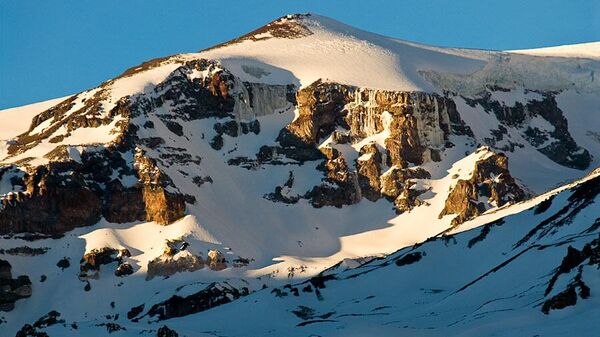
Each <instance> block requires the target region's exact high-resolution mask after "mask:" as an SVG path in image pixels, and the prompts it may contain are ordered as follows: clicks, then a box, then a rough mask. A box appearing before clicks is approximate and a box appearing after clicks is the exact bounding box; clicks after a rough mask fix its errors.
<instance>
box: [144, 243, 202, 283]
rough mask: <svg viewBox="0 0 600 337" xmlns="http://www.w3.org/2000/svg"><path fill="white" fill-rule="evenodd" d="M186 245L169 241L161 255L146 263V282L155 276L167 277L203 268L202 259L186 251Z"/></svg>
mask: <svg viewBox="0 0 600 337" xmlns="http://www.w3.org/2000/svg"><path fill="white" fill-rule="evenodd" d="M187 246H188V244H187V242H185V241H184V240H169V241H167V242H166V244H165V248H164V250H163V253H162V254H161V255H160V256H159V257H157V258H155V259H153V260H151V261H150V262H148V272H147V273H146V280H151V279H153V278H155V277H157V276H161V277H168V276H171V275H174V274H175V273H179V272H183V271H189V272H192V271H196V270H199V269H202V268H204V266H205V263H204V259H203V258H202V257H201V256H199V255H195V254H192V253H191V252H189V251H187V250H186V248H187Z"/></svg>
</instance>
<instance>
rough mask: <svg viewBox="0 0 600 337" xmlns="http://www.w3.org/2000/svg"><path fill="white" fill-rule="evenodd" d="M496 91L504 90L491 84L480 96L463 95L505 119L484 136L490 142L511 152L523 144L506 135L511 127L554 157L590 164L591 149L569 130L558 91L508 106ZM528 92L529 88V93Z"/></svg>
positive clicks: (560, 161)
mask: <svg viewBox="0 0 600 337" xmlns="http://www.w3.org/2000/svg"><path fill="white" fill-rule="evenodd" d="M494 91H504V90H502V89H501V88H488V90H487V91H484V92H483V93H481V94H479V95H478V96H476V97H472V98H467V97H463V98H464V99H465V101H466V103H467V104H469V105H470V106H472V107H475V106H477V105H480V106H481V107H483V109H484V110H485V111H486V112H491V113H493V114H494V115H495V116H496V118H497V119H498V121H499V122H500V123H502V124H501V125H499V127H498V130H493V132H492V137H490V138H486V139H484V140H485V142H486V143H487V144H488V145H490V146H492V147H494V148H496V149H499V150H501V151H511V152H512V151H514V148H515V147H521V146H523V145H522V144H519V143H515V142H514V141H510V140H508V139H504V138H505V137H506V134H507V133H508V132H507V128H514V129H515V130H516V131H517V132H518V133H520V134H521V135H522V137H523V138H524V139H525V140H526V141H527V142H528V143H529V144H530V145H531V146H533V147H534V148H536V149H537V150H538V151H539V152H541V153H542V154H544V155H545V156H546V157H548V158H549V159H550V160H552V161H554V162H556V163H558V164H560V165H563V166H566V167H570V168H574V169H578V170H584V169H587V168H588V167H589V166H590V164H591V162H592V157H591V155H590V153H589V151H588V150H587V149H585V148H583V147H581V146H579V145H578V144H577V143H576V142H575V140H574V139H573V136H572V135H571V133H570V132H569V126H568V122H567V119H566V118H565V116H564V113H563V111H562V110H561V109H560V108H559V107H558V103H557V102H556V97H555V96H556V93H555V92H541V93H539V97H537V98H533V99H530V100H529V101H527V102H523V103H521V102H515V103H514V105H513V106H508V105H506V104H505V103H503V102H499V101H497V100H495V99H494V96H493V95H492V94H493V93H494ZM527 93H528V92H527V91H526V92H525V94H527ZM500 144H502V145H500Z"/></svg>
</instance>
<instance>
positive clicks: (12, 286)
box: [0, 259, 32, 311]
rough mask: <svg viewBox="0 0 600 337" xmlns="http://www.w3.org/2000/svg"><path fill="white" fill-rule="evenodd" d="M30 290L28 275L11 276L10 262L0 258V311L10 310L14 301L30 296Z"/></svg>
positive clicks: (13, 305)
mask: <svg viewBox="0 0 600 337" xmlns="http://www.w3.org/2000/svg"><path fill="white" fill-rule="evenodd" d="M31 292H32V291H31V280H30V279H29V277H28V276H26V275H22V276H19V277H17V278H13V275H12V266H11V265H10V263H8V261H5V260H2V259H0V311H11V310H12V309H13V308H14V307H15V302H16V301H18V300H20V299H23V298H27V297H30V296H31Z"/></svg>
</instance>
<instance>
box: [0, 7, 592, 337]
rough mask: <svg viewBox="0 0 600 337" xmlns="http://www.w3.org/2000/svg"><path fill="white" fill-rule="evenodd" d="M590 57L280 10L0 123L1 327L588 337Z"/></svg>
mask: <svg viewBox="0 0 600 337" xmlns="http://www.w3.org/2000/svg"><path fill="white" fill-rule="evenodd" d="M598 45H599V44H598V43H592V44H585V45H576V46H563V47H559V48H551V49H541V50H527V51H513V52H500V51H483V50H470V49H458V48H440V47H433V46H426V45H420V44H417V43H413V42H407V41H402V40H398V39H394V38H389V37H385V36H381V35H377V34H373V33H369V32H365V31H361V30H359V29H356V28H353V27H350V26H348V25H345V24H343V23H340V22H337V21H335V20H333V19H329V18H326V17H323V16H319V15H315V14H295V15H287V16H284V17H282V18H280V19H277V20H275V21H273V22H271V23H269V24H267V25H266V26H263V27H261V28H259V29H257V30H255V31H253V32H251V33H248V34H246V35H243V36H241V37H239V38H236V39H234V40H231V41H229V42H225V43H223V44H220V45H217V46H215V47H212V48H209V49H206V50H203V51H200V52H198V53H191V54H178V55H173V56H170V57H164V58H159V59H155V60H150V61H148V62H145V63H143V64H141V65H139V66H137V67H133V68H130V69H128V70H126V71H125V72H124V73H123V74H122V75H120V76H118V77H117V78H115V79H112V80H109V81H107V82H104V83H102V84H100V85H99V86H97V87H95V88H92V89H90V90H87V91H84V92H81V93H78V94H76V95H72V96H69V97H65V98H61V99H57V100H52V101H48V102H42V103H38V104H34V105H30V106H25V107H20V108H14V109H9V110H4V111H0V126H1V127H0V139H2V140H1V141H0V195H1V203H0V234H1V235H2V237H1V238H0V310H2V312H0V330H1V331H3V334H4V332H6V334H7V336H10V335H14V334H16V335H17V336H46V335H49V336H79V335H105V334H106V333H115V334H118V335H122V336H139V335H143V336H163V337H164V336H177V335H179V336H204V335H207V336H209V335H228V336H254V335H261V336H262V335H267V334H271V335H286V336H296V335H298V336H305V335H310V334H317V335H349V334H358V335H361V334H367V332H368V331H371V332H372V331H377V332H378V334H379V335H389V336H396V335H403V334H405V335H414V334H418V335H427V336H445V335H448V334H458V333H462V334H463V335H465V336H466V335H482V334H484V335H487V334H491V333H494V334H497V335H506V336H513V335H515V334H517V335H523V334H535V333H538V334H542V335H544V336H546V335H561V334H563V333H564V332H565V331H569V332H571V333H572V332H581V333H584V332H585V331H592V330H593V329H597V326H594V325H595V324H596V323H595V320H594V317H595V316H597V314H598V309H597V307H598V306H597V304H598V297H597V294H596V292H597V291H598V290H600V283H599V282H598V255H599V254H600V253H599V250H598V249H599V248H598V247H599V241H598V240H600V236H599V235H600V226H599V225H598V219H597V217H598V208H597V205H596V203H595V201H596V199H598V194H599V193H600V188H599V186H600V185H599V183H598V179H599V178H598V174H599V171H598V170H595V169H596V167H598V166H600V164H599V159H600V131H599V130H600V118H597V117H598V116H599V115H600V86H599V84H598V81H597V80H596V78H595V74H596V73H597V72H598V70H600V51H599V49H598ZM524 317H526V318H527V319H523V318H524ZM596 325H597V324H596ZM540 332H541V333H540Z"/></svg>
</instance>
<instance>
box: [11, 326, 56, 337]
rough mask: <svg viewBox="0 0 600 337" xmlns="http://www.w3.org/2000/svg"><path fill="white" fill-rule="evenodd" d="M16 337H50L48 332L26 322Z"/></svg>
mask: <svg viewBox="0 0 600 337" xmlns="http://www.w3.org/2000/svg"><path fill="white" fill-rule="evenodd" d="M15 337H50V336H48V334H47V333H45V332H43V331H38V330H37V329H36V328H34V327H33V326H32V325H31V324H25V325H24V326H23V327H22V328H21V329H20V330H19V331H17V334H16V335H15Z"/></svg>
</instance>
